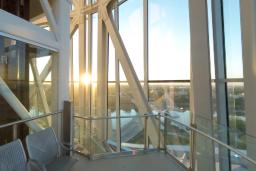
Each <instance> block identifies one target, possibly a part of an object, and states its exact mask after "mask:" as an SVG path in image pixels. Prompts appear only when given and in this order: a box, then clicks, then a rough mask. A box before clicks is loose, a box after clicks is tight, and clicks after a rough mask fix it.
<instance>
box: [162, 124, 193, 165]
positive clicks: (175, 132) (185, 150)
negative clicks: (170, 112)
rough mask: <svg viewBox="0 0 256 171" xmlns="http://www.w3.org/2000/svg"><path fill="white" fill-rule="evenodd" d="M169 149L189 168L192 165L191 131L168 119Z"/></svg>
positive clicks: (167, 140)
mask: <svg viewBox="0 0 256 171" xmlns="http://www.w3.org/2000/svg"><path fill="white" fill-rule="evenodd" d="M166 129H167V137H166V140H165V141H166V144H167V151H168V152H169V153H170V154H172V155H173V156H174V157H176V158H177V159H178V160H179V161H180V162H181V163H183V164H184V165H185V166H186V167H187V168H189V167H190V131H189V130H187V129H186V128H185V127H184V126H182V125H179V124H175V123H171V121H169V120H167V128H166Z"/></svg>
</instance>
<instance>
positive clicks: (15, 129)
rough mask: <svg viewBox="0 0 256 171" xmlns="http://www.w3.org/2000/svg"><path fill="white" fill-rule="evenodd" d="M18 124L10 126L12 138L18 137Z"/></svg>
mask: <svg viewBox="0 0 256 171" xmlns="http://www.w3.org/2000/svg"><path fill="white" fill-rule="evenodd" d="M17 128H18V125H17V124H15V125H13V126H12V139H13V140H16V139H17V138H18V129H17Z"/></svg>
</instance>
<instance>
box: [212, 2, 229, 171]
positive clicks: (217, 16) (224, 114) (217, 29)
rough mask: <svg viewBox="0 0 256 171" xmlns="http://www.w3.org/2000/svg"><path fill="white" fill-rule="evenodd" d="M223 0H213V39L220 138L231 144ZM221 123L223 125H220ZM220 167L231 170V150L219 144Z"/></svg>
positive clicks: (225, 170)
mask: <svg viewBox="0 0 256 171" xmlns="http://www.w3.org/2000/svg"><path fill="white" fill-rule="evenodd" d="M223 20H224V19H223V10H222V0H212V21H213V23H212V25H213V41H214V61H215V76H216V84H215V85H216V110H217V120H218V122H217V124H218V125H217V129H221V130H220V131H219V134H218V137H219V139H220V140H221V141H222V142H224V143H226V144H229V138H228V136H229V130H228V129H227V127H228V110H227V109H228V108H227V107H228V106H227V103H228V102H227V87H226V83H225V82H224V81H222V80H225V79H226V70H225V37H224V24H223ZM219 125H221V126H219ZM219 163H220V165H219V167H220V170H222V171H229V170H230V155H229V150H227V149H225V148H223V147H222V146H219Z"/></svg>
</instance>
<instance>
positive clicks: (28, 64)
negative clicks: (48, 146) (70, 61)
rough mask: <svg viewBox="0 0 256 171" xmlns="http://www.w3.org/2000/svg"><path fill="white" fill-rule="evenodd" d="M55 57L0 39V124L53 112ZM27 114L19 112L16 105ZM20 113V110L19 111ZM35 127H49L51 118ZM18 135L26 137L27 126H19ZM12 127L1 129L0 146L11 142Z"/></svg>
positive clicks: (26, 45)
mask: <svg viewBox="0 0 256 171" xmlns="http://www.w3.org/2000/svg"><path fill="white" fill-rule="evenodd" d="M56 57H57V54H56V53H55V52H53V51H51V50H48V49H44V48H40V47H37V46H34V45H30V44H27V43H24V42H20V41H17V40H13V39H10V38H6V37H3V36H0V77H1V79H0V82H1V87H2V88H1V89H0V115H1V117H0V124H5V123H9V122H13V121H16V120H20V119H27V118H29V117H31V116H39V115H42V114H45V113H50V112H56V110H57V106H56V105H55V104H56V103H55V101H56V98H57V94H56V92H57V90H55V89H54V88H57V86H56V84H57V81H56V80H57V75H56V74H57V73H56V72H53V71H54V70H56V67H57V65H56V62H55V61H56V59H55V58H56ZM19 102H20V103H21V104H22V105H23V106H24V107H25V108H26V110H27V111H28V113H27V115H25V114H24V113H23V112H22V113H20V111H21V110H20V109H19V106H17V103H19ZM22 110H23V108H22ZM34 124H36V125H37V127H49V126H51V124H52V121H51V118H50V117H48V118H44V119H40V120H38V121H37V122H36V123H35V122H34ZM18 127H19V128H18V130H19V131H18V135H21V137H20V138H21V139H22V138H24V137H22V136H23V135H27V133H28V131H29V129H28V127H27V126H26V125H20V126H18ZM11 131H12V130H11V128H4V129H1V130H0V137H1V138H0V144H2V143H6V142H9V141H10V140H12V137H11V135H12V132H11Z"/></svg>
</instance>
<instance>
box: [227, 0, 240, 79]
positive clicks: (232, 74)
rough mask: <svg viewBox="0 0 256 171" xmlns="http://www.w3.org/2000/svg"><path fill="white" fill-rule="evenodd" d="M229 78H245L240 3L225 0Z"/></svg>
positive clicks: (233, 0)
mask: <svg viewBox="0 0 256 171" xmlns="http://www.w3.org/2000/svg"><path fill="white" fill-rule="evenodd" d="M223 10H224V33H225V47H226V49H225V50H226V72H227V78H243V61H242V42H241V25H240V24H241V23H240V1H239V0H223Z"/></svg>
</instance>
